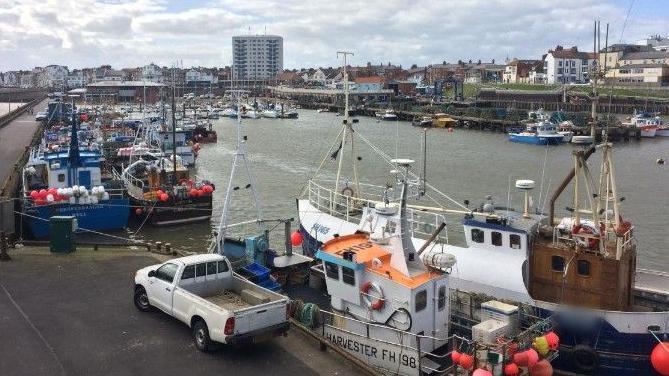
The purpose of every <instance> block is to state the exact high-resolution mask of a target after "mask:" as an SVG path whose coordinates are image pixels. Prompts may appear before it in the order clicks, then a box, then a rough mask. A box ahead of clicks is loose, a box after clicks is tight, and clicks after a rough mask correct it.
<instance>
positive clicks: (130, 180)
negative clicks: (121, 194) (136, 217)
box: [112, 170, 144, 199]
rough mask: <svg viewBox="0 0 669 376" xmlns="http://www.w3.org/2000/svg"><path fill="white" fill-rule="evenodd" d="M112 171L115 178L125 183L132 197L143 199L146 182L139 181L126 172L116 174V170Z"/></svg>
mask: <svg viewBox="0 0 669 376" xmlns="http://www.w3.org/2000/svg"><path fill="white" fill-rule="evenodd" d="M112 171H113V172H114V178H116V179H117V180H121V181H123V185H125V188H126V189H127V190H128V194H129V195H130V196H132V197H135V198H137V199H141V198H142V197H143V196H144V181H142V180H141V179H137V178H136V177H134V176H132V175H130V174H128V173H127V172H126V171H123V172H122V173H121V174H119V173H118V172H116V170H112Z"/></svg>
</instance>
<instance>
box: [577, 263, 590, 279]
mask: <svg viewBox="0 0 669 376" xmlns="http://www.w3.org/2000/svg"><path fill="white" fill-rule="evenodd" d="M576 271H577V272H578V275H580V276H582V277H589V276H590V261H587V260H578V262H577V263H576Z"/></svg>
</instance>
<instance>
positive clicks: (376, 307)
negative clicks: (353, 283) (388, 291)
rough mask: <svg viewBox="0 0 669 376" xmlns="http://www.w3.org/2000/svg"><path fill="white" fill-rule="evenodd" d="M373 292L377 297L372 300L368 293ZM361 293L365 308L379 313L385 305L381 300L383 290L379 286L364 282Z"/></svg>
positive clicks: (383, 300) (382, 299)
mask: <svg viewBox="0 0 669 376" xmlns="http://www.w3.org/2000/svg"><path fill="white" fill-rule="evenodd" d="M372 290H374V293H376V295H377V296H378V298H377V299H372V297H371V296H370V291H372ZM360 291H361V292H362V300H363V301H364V302H365V305H366V306H367V308H369V309H371V310H373V311H380V310H381V309H382V308H383V306H384V305H385V302H386V300H385V299H384V298H383V290H381V286H379V285H378V284H376V283H374V282H365V283H364V284H363V285H362V288H361V289H360Z"/></svg>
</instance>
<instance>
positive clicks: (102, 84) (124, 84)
mask: <svg viewBox="0 0 669 376" xmlns="http://www.w3.org/2000/svg"><path fill="white" fill-rule="evenodd" d="M128 86H132V87H144V86H146V87H149V86H155V87H162V86H164V85H163V84H159V83H157V82H150V81H111V80H110V81H98V82H93V83H90V84H88V85H86V87H128Z"/></svg>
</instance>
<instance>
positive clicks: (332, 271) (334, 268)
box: [325, 261, 339, 280]
mask: <svg viewBox="0 0 669 376" xmlns="http://www.w3.org/2000/svg"><path fill="white" fill-rule="evenodd" d="M325 275H327V277H328V278H332V279H336V280H339V265H337V264H334V263H331V262H327V261H326V262H325Z"/></svg>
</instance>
